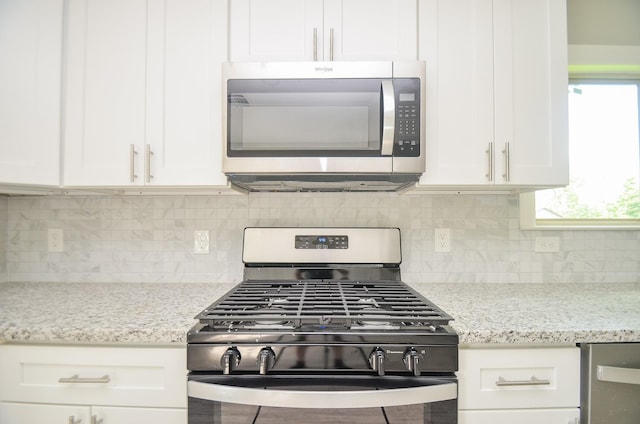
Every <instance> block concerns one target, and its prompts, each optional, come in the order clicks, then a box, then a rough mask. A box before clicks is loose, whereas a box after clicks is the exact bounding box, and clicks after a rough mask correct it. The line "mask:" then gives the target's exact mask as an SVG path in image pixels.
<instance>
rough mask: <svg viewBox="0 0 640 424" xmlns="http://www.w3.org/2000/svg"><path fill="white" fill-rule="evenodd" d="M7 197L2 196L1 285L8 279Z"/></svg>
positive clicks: (0, 214)
mask: <svg viewBox="0 0 640 424" xmlns="http://www.w3.org/2000/svg"><path fill="white" fill-rule="evenodd" d="M8 203H9V202H8V200H7V198H6V197H3V196H0V283H4V282H5V281H6V279H7V205H8Z"/></svg>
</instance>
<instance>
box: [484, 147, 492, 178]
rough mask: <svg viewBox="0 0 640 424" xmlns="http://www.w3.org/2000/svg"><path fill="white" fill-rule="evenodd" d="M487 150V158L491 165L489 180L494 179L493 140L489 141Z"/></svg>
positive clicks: (489, 167)
mask: <svg viewBox="0 0 640 424" xmlns="http://www.w3.org/2000/svg"><path fill="white" fill-rule="evenodd" d="M485 152H486V153H487V159H488V162H489V166H488V167H487V170H488V172H487V174H486V177H487V181H493V142H491V143H489V146H488V147H487V150H485Z"/></svg>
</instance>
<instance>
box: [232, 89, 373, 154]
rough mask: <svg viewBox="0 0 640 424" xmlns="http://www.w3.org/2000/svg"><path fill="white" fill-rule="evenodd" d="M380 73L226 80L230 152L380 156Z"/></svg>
mask: <svg viewBox="0 0 640 424" xmlns="http://www.w3.org/2000/svg"><path fill="white" fill-rule="evenodd" d="M381 98H382V80H381V79H297V80H296V79H293V80H292V79H290V80H272V79H270V80H229V81H228V82H227V145H228V148H227V154H228V155H229V156H301V157H304V156H307V157H309V156H312V157H313V156H352V155H353V156H379V155H380V150H381V145H382V141H381V140H382V114H383V110H382V108H383V105H382V100H381Z"/></svg>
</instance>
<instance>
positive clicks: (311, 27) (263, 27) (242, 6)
mask: <svg viewBox="0 0 640 424" xmlns="http://www.w3.org/2000/svg"><path fill="white" fill-rule="evenodd" d="M229 3H230V4H229V8H230V11H229V13H230V14H229V25H230V28H229V29H230V33H229V37H230V38H229V46H230V51H229V60H230V61H232V62H252V61H256V62H263V61H265V62H266V61H312V60H322V57H323V50H322V48H323V47H322V40H323V26H322V25H323V24H322V22H323V2H322V0H233V1H230V2H229Z"/></svg>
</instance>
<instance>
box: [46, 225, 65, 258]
mask: <svg viewBox="0 0 640 424" xmlns="http://www.w3.org/2000/svg"><path fill="white" fill-rule="evenodd" d="M47 245H48V250H49V252H64V234H63V232H62V228H49V231H48V235H47Z"/></svg>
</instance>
